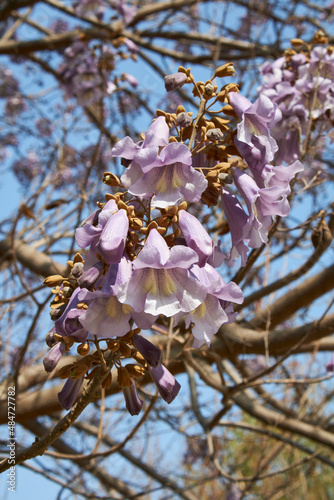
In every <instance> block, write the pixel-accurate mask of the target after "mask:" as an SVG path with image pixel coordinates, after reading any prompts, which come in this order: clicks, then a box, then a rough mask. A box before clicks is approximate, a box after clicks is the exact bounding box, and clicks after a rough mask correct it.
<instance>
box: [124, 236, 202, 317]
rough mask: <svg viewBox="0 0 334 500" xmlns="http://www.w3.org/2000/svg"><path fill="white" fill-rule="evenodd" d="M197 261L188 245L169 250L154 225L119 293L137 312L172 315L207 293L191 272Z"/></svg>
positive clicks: (192, 307)
mask: <svg viewBox="0 0 334 500" xmlns="http://www.w3.org/2000/svg"><path fill="white" fill-rule="evenodd" d="M197 261H198V255H197V253H196V252H195V251H194V250H192V249H191V248H188V247H186V246H183V245H176V246H174V247H173V248H172V249H171V250H169V248H168V246H167V243H166V242H165V240H164V239H163V237H162V236H161V235H160V234H159V233H158V231H157V230H156V229H152V230H151V231H150V234H149V236H148V238H147V240H146V242H145V245H144V248H143V249H142V251H141V252H140V253H139V255H138V257H137V258H136V259H135V261H134V262H133V273H132V275H131V277H130V279H129V280H128V281H127V282H125V283H123V284H122V285H120V286H119V288H118V291H117V293H116V295H117V297H118V299H119V301H120V302H122V303H124V304H129V305H130V306H131V307H132V308H133V309H134V311H136V312H138V313H141V312H142V311H144V312H145V313H149V314H152V315H159V314H164V315H165V316H167V317H171V316H173V315H174V314H176V313H178V312H180V311H183V312H188V311H191V310H192V309H195V308H196V307H197V306H198V305H199V304H200V303H201V302H202V301H203V300H204V298H205V296H206V291H205V289H204V288H203V287H202V286H201V285H200V284H199V283H198V282H197V281H196V279H194V278H193V277H192V276H191V275H190V274H189V268H190V267H191V265H192V264H194V263H195V262H197Z"/></svg>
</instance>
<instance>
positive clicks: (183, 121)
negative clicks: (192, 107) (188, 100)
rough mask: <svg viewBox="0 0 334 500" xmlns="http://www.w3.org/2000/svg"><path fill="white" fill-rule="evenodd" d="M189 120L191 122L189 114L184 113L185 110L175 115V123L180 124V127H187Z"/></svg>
mask: <svg viewBox="0 0 334 500" xmlns="http://www.w3.org/2000/svg"><path fill="white" fill-rule="evenodd" d="M191 122H192V118H191V116H189V115H188V113H186V112H185V111H183V112H182V113H179V114H178V115H177V116H176V123H177V124H178V125H180V127H187V126H188V125H190V124H191Z"/></svg>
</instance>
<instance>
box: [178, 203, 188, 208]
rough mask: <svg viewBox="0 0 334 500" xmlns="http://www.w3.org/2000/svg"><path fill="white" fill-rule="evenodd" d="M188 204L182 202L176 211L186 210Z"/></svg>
mask: <svg viewBox="0 0 334 500" xmlns="http://www.w3.org/2000/svg"><path fill="white" fill-rule="evenodd" d="M187 206H188V203H187V202H186V201H183V202H182V203H180V205H179V206H178V207H177V208H178V210H187Z"/></svg>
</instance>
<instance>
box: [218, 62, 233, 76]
mask: <svg viewBox="0 0 334 500" xmlns="http://www.w3.org/2000/svg"><path fill="white" fill-rule="evenodd" d="M234 73H235V69H234V66H233V63H226V64H223V65H222V66H219V68H217V69H216V71H215V74H214V78H215V77H216V76H218V77H219V78H223V77H224V76H233V75H234Z"/></svg>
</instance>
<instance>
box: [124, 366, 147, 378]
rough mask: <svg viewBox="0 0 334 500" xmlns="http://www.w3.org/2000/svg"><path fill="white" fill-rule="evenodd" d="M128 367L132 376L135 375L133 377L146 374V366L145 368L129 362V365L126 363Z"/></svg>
mask: <svg viewBox="0 0 334 500" xmlns="http://www.w3.org/2000/svg"><path fill="white" fill-rule="evenodd" d="M126 369H127V371H128V373H129V375H130V377H133V378H140V377H142V376H143V375H145V368H143V367H142V366H139V365H132V364H129V365H126Z"/></svg>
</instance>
